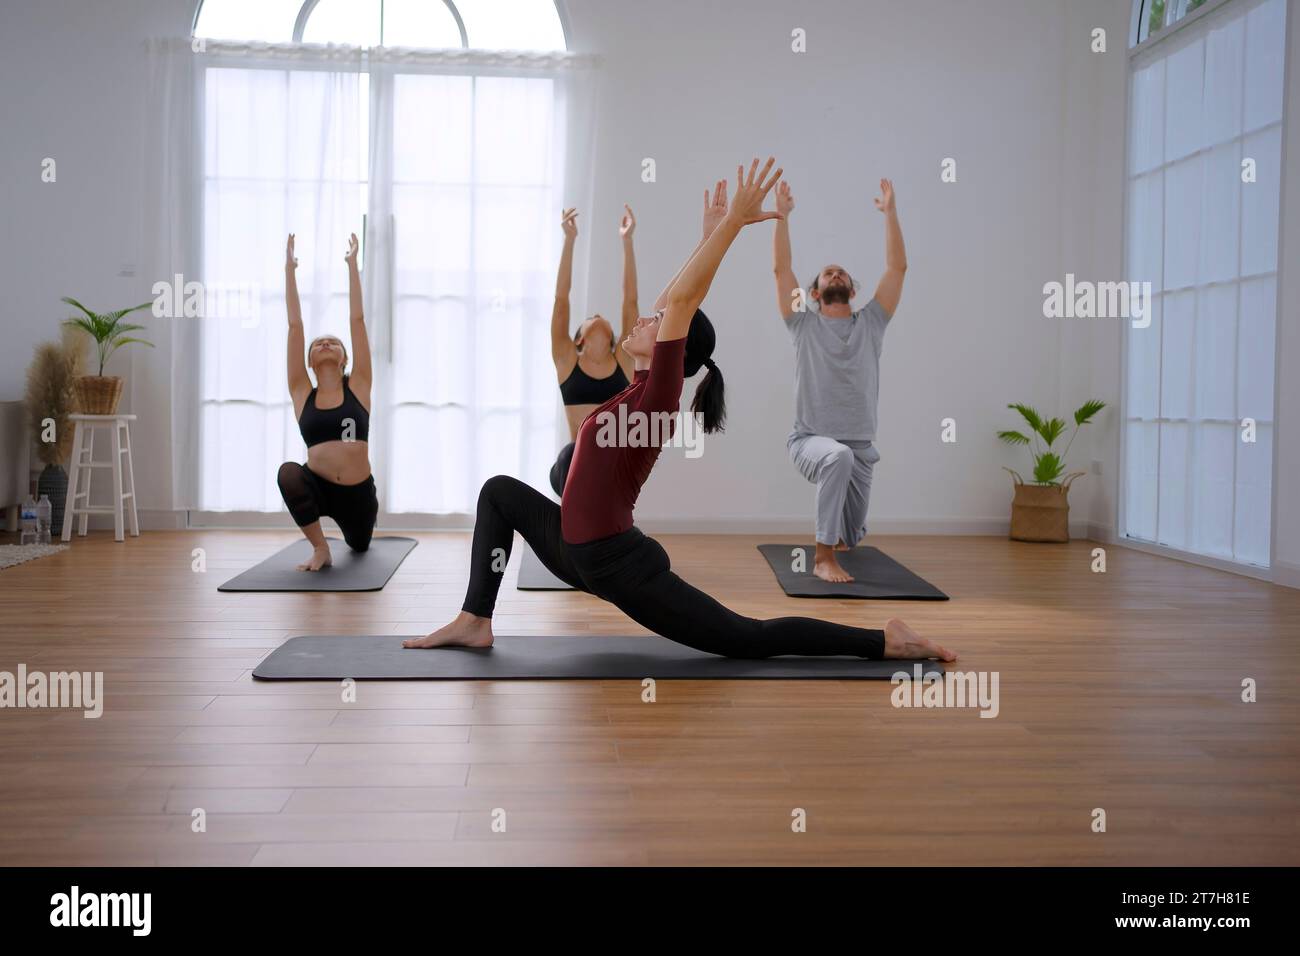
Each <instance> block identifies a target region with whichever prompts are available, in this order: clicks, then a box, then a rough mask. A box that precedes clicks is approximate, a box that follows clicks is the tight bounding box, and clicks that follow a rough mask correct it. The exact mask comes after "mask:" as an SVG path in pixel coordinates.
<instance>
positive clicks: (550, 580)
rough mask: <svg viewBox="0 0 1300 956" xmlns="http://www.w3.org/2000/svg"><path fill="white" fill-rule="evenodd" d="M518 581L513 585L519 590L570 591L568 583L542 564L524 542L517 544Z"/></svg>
mask: <svg viewBox="0 0 1300 956" xmlns="http://www.w3.org/2000/svg"><path fill="white" fill-rule="evenodd" d="M518 550H519V582H518V583H517V584H516V585H515V587H516V588H518V589H519V590H520V591H572V590H574V589H573V588H572V587H570V586H569V585H568V584H566V583H564V582H563V581H561V580H560V579H559V578H557V577H556V576H555V575H554V574H552V573H551V572H550V571H548V570H547V569H546V565H544V564H542V559H541V558H539V557H538V556H537V555H536V554H534V553H533V549H532V548H530V547H528V545H526V544H520V545H519V549H518Z"/></svg>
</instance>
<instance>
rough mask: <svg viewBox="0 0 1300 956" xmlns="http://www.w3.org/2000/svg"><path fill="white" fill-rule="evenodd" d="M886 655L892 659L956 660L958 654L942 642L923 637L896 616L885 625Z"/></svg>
mask: <svg viewBox="0 0 1300 956" xmlns="http://www.w3.org/2000/svg"><path fill="white" fill-rule="evenodd" d="M885 657H886V659H890V660H904V661H914V660H923V659H926V658H931V657H937V658H938V659H939V660H941V661H955V660H956V659H957V655H956V654H955V653H953V652H952V651H950V650H948V648H946V647H944V646H943V645H941V644H936V643H935V642H934V641H932V640H930V639H929V638H925V637H922V636H921V635H920V634H918V633H916V631H914V630H912V629H911V628H910V627H908V626H907V625H906V624H904V623H903V622H902V621H901V620H899V619H898V618H896V617H891V618H890V619H889V622H888V623H887V624H886V625H885Z"/></svg>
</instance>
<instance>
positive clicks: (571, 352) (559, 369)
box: [551, 179, 727, 497]
mask: <svg viewBox="0 0 1300 956" xmlns="http://www.w3.org/2000/svg"><path fill="white" fill-rule="evenodd" d="M623 210H624V214H623V219H622V221H621V222H620V223H619V227H618V234H619V236H620V238H621V239H622V240H623V307H622V311H621V316H620V324H621V325H622V331H621V333H620V334H619V337H618V340H617V341H616V340H615V339H614V329H613V327H612V326H611V325H610V324H609V321H608V320H607V319H605V317H604V316H602V315H600V313H596V314H595V315H593V316H591V318H589V319H587V320H586V321H584V322H583V323H582V324H581V325H580V326H578V329H577V331H576V332H574V333H573V338H569V287H570V285H571V284H572V279H573V244H574V242H575V241H576V240H577V238H578V223H577V218H578V212H577V210H576V209H566V210H564V214H563V216H562V217H561V219H560V228H561V229H563V230H564V251H563V253H562V254H561V256H560V269H559V275H557V276H556V280H555V307H554V309H553V310H552V311H551V358H552V360H553V361H554V362H555V374H556V377H557V378H558V379H559V382H560V397H561V398H562V399H563V400H564V415H565V417H566V418H567V419H568V424H569V439H570V440H569V443H568V444H567V445H565V446H564V447H563V448H562V449H560V454H559V455H558V456H557V457H556V459H555V464H553V465H552V466H551V490H552V491H554V492H555V494H556V495H557V496H560V497H562V496H563V495H564V484H565V480H566V478H567V477H568V474H569V466H570V465H571V464H572V462H573V448H574V442H575V441H577V438H578V429H579V428H580V427H581V426H582V423H583V421H584V420H586V418H587V416H588V415H590V414H591V413H592V412H593V411H595V410H596V409H597V408H598V407H600V406H601V405H603V404H604V403H605V402H607V401H609V400H610V399H611V398H613V397H614V396H615V395H617V394H618V393H619V392H621V391H623V389H625V388H627V387H628V386H629V385H630V384H632V378H633V375H634V373H635V369H634V367H633V365H634V363H633V360H632V357H631V356H630V355H628V353H627V352H626V350H624V349H620V348H618V342H624V341H626V340H627V337H628V336H629V335H631V334H632V330H633V329H634V328H636V322H637V319H638V318H640V316H641V312H640V305H639V303H638V302H637V281H636V252H635V250H634V248H633V245H632V235H633V233H635V232H636V217H635V216H634V215H633V214H632V208H631V207H630V206H624V207H623ZM726 213H727V181H726V180H725V179H721V180H718V182H717V184H716V185H715V186H714V188H713V195H712V197H710V195H709V191H708V190H707V189H706V190H705V191H704V228H703V232H704V235H703V237H702V238H701V239H700V242H699V245H697V246H696V247H695V249H696V251H698V250H699V249H700V247H701V246H703V245H704V242H705V240H706V239H708V238H709V234H710V233H712V232H713V230H714V229H715V228H717V225H718V223H720V222H721V221H722V217H723V216H725V215H726ZM693 254H694V253H692V255H693ZM680 274H681V273H680V272H679V273H678V275H680ZM676 281H677V277H676V276H674V277H673V278H672V279H671V280H670V281H669V282H668V285H666V286H664V290H663V291H662V292H660V293H659V298H658V299H657V300H656V301H655V309H656V310H659V309H662V308H663V307H664V306H665V305H666V304H667V302H668V290H669V289H671V288H672V285H673V283H674V282H676Z"/></svg>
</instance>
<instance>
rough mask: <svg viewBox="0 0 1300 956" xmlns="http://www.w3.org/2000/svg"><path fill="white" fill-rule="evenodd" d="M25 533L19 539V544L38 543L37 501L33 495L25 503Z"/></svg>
mask: <svg viewBox="0 0 1300 956" xmlns="http://www.w3.org/2000/svg"><path fill="white" fill-rule="evenodd" d="M22 514H23V532H22V537H20V538H19V539H18V543H19V544H35V543H36V499H34V498H33V497H32V496H31V495H28V496H27V500H26V501H24V502H23V512H22Z"/></svg>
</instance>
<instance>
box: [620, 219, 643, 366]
mask: <svg viewBox="0 0 1300 956" xmlns="http://www.w3.org/2000/svg"><path fill="white" fill-rule="evenodd" d="M634 232H636V216H635V215H634V214H633V213H632V207H631V206H629V205H627V204H626V203H624V204H623V218H622V220H621V221H620V222H619V224H618V234H619V237H620V238H621V239H622V240H623V312H622V320H623V321H622V323H621V324H622V328H621V329H620V330H619V335H618V338H617V339H615V340H614V345H615V349H614V355H615V356H616V357H617V359H618V364H619V365H621V366H622V367H623V374H624V375H626V376H627V377H628V378H629V379H630V378H631V377H632V373H633V371H635V369H634V367H633V364H634V363H633V361H632V356H630V355H628V354H627V352H625V351H623V349H620V348H618V347H617V346H618V343H619V342H622V341H623V340H624V339H626V338H627V337H628V336H629V335H631V334H632V329H634V328H635V327H636V320H637V319H639V318H640V317H641V307H640V305H639V304H638V303H637V288H636V250H635V249H634V248H633V246H632V234H633V233H634Z"/></svg>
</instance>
